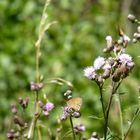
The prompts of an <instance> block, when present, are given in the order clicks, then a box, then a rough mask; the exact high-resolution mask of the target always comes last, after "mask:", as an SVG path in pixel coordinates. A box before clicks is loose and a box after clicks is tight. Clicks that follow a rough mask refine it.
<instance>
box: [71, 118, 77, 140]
mask: <svg viewBox="0 0 140 140" xmlns="http://www.w3.org/2000/svg"><path fill="white" fill-rule="evenodd" d="M69 118H70V124H71V129H72V134H73V140H76V137H75V132H74V127H73V122H72V117H71V116H70V117H69Z"/></svg>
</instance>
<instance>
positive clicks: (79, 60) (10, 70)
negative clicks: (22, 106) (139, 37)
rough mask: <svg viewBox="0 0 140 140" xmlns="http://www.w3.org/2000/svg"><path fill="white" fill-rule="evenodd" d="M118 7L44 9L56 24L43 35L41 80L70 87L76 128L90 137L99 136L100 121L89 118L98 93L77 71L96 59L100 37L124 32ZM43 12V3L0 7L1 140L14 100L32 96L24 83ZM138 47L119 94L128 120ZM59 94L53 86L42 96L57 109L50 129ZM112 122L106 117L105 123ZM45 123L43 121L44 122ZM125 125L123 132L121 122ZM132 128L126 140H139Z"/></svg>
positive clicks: (29, 0) (88, 1) (87, 3)
mask: <svg viewBox="0 0 140 140" xmlns="http://www.w3.org/2000/svg"><path fill="white" fill-rule="evenodd" d="M121 3H123V1H111V0H103V1H99V0H59V1H58V0H52V3H51V5H50V6H49V8H48V13H49V15H50V16H49V20H50V21H52V20H53V21H57V23H56V24H54V25H53V26H52V27H51V28H50V29H49V31H48V32H47V33H46V36H45V38H44V41H43V45H42V48H41V49H42V50H41V51H42V57H41V63H40V68H41V74H43V76H44V77H45V79H47V78H52V77H62V78H64V79H66V80H68V81H71V82H72V83H73V85H74V95H75V96H80V97H82V98H83V100H84V101H83V106H82V109H81V112H82V118H81V122H83V123H84V124H85V125H86V127H87V132H88V133H87V134H86V135H88V136H89V135H90V134H91V132H92V131H97V132H99V133H100V132H101V131H102V128H101V125H100V119H94V118H93V117H92V116H97V117H99V118H100V116H101V111H99V110H101V105H100V102H99V96H98V89H97V87H96V85H95V84H94V83H91V82H90V81H88V80H86V78H85V77H84V76H83V68H84V67H86V66H88V65H92V64H91V60H93V59H94V58H95V57H96V56H98V55H100V54H101V53H102V49H103V47H104V46H105V36H106V35H112V36H113V37H114V38H116V37H117V35H118V31H117V30H118V27H119V26H122V27H123V28H126V29H127V28H129V27H126V26H125V24H126V22H127V21H126V20H125V19H126V17H123V16H124V15H123V12H124V13H125V9H123V8H122V9H121V8H120V5H121ZM43 6H44V0H36V1H35V0H13V1H10V0H1V1H0V92H1V94H0V106H1V109H0V124H1V127H0V139H1V140H3V139H5V134H6V131H7V129H8V127H9V124H10V119H11V112H9V108H10V104H11V103H13V102H16V101H15V99H18V97H21V96H24V97H26V96H29V94H32V93H30V90H29V83H30V81H34V80H35V41H36V40H37V32H38V29H37V27H38V25H39V22H40V18H41V13H42V10H43ZM128 10H129V9H128ZM122 21H123V22H122ZM124 21H125V22H124ZM130 34H131V33H130ZM138 45H139V44H138ZM138 45H135V46H133V45H132V47H130V49H129V52H130V53H131V54H132V56H133V57H134V61H135V62H136V68H135V69H134V71H133V74H131V75H130V78H129V79H126V80H125V83H124V84H123V85H122V89H121V91H120V92H126V93H125V94H124V95H122V96H123V99H122V102H123V104H122V108H123V110H125V112H126V114H124V115H125V116H126V118H127V117H128V116H130V117H131V114H132V113H133V112H134V111H133V109H132V108H131V109H130V110H129V107H131V106H135V104H136V103H137V100H138V99H137V93H138V84H139V78H140V73H139V68H140V64H139V59H140V58H139V57H138V55H139V51H137V50H138V49H139V48H138ZM64 92H65V87H64V88H60V87H59V86H48V87H47V88H46V89H45V91H44V93H46V94H47V95H49V97H50V100H52V101H54V102H55V105H56V106H57V107H58V109H57V111H56V112H54V114H53V115H52V116H53V117H52V118H49V121H50V122H49V123H50V124H51V125H53V126H55V125H56V122H57V120H56V118H57V115H58V114H60V108H61V106H62V104H63V96H62V94H63V93H64ZM54 95H55V96H54ZM31 96H33V95H31ZM54 97H55V98H54ZM31 102H32V101H31ZM31 110H32V109H28V111H27V112H28V113H27V114H28V115H27V118H28V119H30V117H31ZM128 110H129V111H128ZM90 116H91V117H90ZM113 117H114V116H113V113H112V116H111V118H113ZM46 120H47V119H46V118H43V121H44V122H45V121H46ZM46 122H47V121H46ZM91 122H92V125H91ZM125 123H126V126H127V122H125ZM138 124H139V123H137V124H136V126H135V128H134V129H133V128H132V132H133V133H132V134H131V135H130V139H131V136H132V138H133V139H135V140H138V139H137V138H138V137H140V136H139V133H138V131H139V129H138ZM46 125H48V124H47V123H46ZM67 125H68V124H66V126H67ZM117 125H118V124H117V122H116V126H117ZM66 126H65V127H66ZM116 126H113V125H112V127H114V128H115V127H116ZM116 128H118V127H116ZM46 131H47V130H44V132H43V133H44V134H45V133H46ZM116 131H120V130H116Z"/></svg>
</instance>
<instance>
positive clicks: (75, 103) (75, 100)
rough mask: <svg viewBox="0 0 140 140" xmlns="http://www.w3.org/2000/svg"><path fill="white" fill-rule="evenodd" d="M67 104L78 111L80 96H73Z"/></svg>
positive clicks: (80, 103) (80, 102)
mask: <svg viewBox="0 0 140 140" xmlns="http://www.w3.org/2000/svg"><path fill="white" fill-rule="evenodd" d="M67 106H68V107H70V108H72V109H74V110H75V111H79V110H80V108H81V106H82V98H80V97H75V98H72V99H70V100H68V101H67Z"/></svg>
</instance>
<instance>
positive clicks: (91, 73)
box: [84, 66, 96, 80]
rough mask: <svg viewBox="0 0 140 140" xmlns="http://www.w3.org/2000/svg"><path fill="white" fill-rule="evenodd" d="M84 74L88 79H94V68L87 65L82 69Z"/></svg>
mask: <svg viewBox="0 0 140 140" xmlns="http://www.w3.org/2000/svg"><path fill="white" fill-rule="evenodd" d="M84 76H85V77H87V78H89V79H90V80H94V79H95V77H96V73H95V69H94V68H93V66H90V67H87V68H85V69H84Z"/></svg>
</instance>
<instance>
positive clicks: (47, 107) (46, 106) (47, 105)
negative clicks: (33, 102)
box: [44, 102, 54, 112]
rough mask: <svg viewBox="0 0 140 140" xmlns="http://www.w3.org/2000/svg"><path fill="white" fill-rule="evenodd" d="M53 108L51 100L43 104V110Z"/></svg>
mask: <svg viewBox="0 0 140 140" xmlns="http://www.w3.org/2000/svg"><path fill="white" fill-rule="evenodd" d="M53 108H54V104H53V103H52V102H48V103H46V105H45V106H44V110H45V111H48V112H49V111H51V110H52V109H53Z"/></svg>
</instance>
